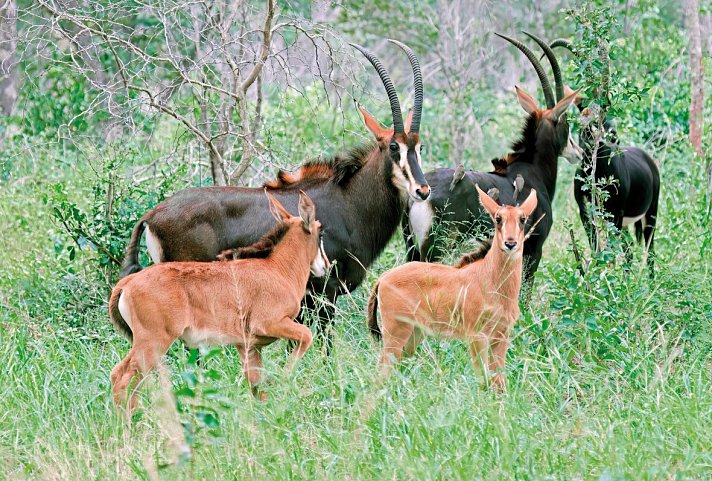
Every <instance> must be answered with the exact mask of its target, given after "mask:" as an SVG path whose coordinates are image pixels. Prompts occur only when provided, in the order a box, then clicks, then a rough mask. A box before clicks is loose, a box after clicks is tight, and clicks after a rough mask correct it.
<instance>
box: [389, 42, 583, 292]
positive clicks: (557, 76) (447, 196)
mask: <svg viewBox="0 0 712 481" xmlns="http://www.w3.org/2000/svg"><path fill="white" fill-rule="evenodd" d="M496 35H497V36H499V37H501V38H503V39H505V40H506V41H508V42H509V43H511V44H512V45H514V46H515V47H516V48H517V49H519V50H520V51H521V52H522V53H523V54H524V55H525V56H526V57H527V59H528V60H529V61H530V63H531V64H532V66H533V67H534V70H535V71H536V73H537V77H538V78H539V82H540V84H541V87H542V90H543V91H544V97H545V99H546V108H540V107H539V106H538V105H537V102H536V101H535V100H534V99H533V98H532V97H531V96H530V95H529V94H527V93H526V92H524V91H523V90H522V89H520V88H519V87H517V88H516V92H517V99H518V101H519V104H520V105H521V107H522V108H523V109H524V111H525V112H526V113H527V119H526V121H525V123H524V126H523V127H522V130H521V136H520V139H519V140H517V141H515V142H514V143H513V144H512V147H511V148H512V152H511V153H510V154H507V155H506V156H504V157H501V158H498V159H494V160H492V163H493V165H494V167H495V170H494V171H492V172H489V173H484V172H477V171H466V172H464V173H463V172H462V169H459V170H458V169H449V168H448V169H436V170H434V171H432V172H428V173H427V174H425V178H426V179H427V180H428V184H429V185H430V188H431V192H432V193H431V196H430V198H429V199H428V200H427V201H426V202H422V203H420V204H415V203H413V204H412V205H410V207H409V211H408V216H407V219H406V221H405V222H404V225H403V231H404V235H405V237H406V245H407V248H408V259H409V260H427V261H435V260H440V259H442V257H443V255H444V246H443V243H442V239H443V238H452V237H455V238H460V237H462V236H467V235H471V234H473V232H474V231H475V229H476V226H480V225H482V226H487V228H488V229H489V228H491V221H490V220H489V216H488V215H487V213H486V212H483V210H482V208H481V206H480V205H479V203H478V202H477V200H476V199H477V196H476V195H475V194H476V191H475V185H477V184H479V186H480V187H481V188H482V189H483V190H485V191H488V190H491V189H497V190H498V191H499V199H498V200H499V202H500V203H503V204H510V205H514V204H516V202H517V200H518V198H519V199H521V198H526V196H528V195H529V193H530V192H531V190H532V189H534V190H536V192H537V197H538V202H537V207H536V210H535V211H534V212H533V213H532V216H531V218H530V220H529V221H528V222H530V225H528V226H527V229H529V228H530V227H532V225H531V224H533V223H534V222H535V221H537V220H538V222H537V223H536V225H533V235H532V236H531V237H529V238H528V239H527V241H526V242H525V244H524V251H523V252H524V261H525V267H524V277H525V281H527V282H529V284H531V282H530V281H531V280H532V278H533V276H534V273H535V272H536V270H537V268H538V266H539V262H540V261H541V255H542V248H543V245H544V241H545V240H546V238H547V236H548V235H549V231H550V230H551V226H552V221H553V219H552V213H551V204H552V201H553V198H554V193H555V190H556V176H557V167H558V157H559V156H564V157H566V158H567V159H568V160H569V161H570V162H572V163H573V161H575V160H577V158H578V157H580V155H581V152H580V150H581V149H580V148H579V147H578V145H576V144H575V142H572V140H571V138H570V135H569V125H568V122H567V119H566V115H565V112H566V110H567V109H568V108H569V106H571V104H572V103H573V101H574V99H575V98H576V93H577V92H573V93H571V94H569V95H565V94H564V85H563V83H562V81H561V70H560V68H559V65H558V62H557V60H556V57H555V56H554V55H553V52H551V50H550V49H549V48H548V45H546V43H545V42H543V41H541V40H540V39H538V38H537V37H536V36H534V35H532V34H529V33H527V35H528V36H529V37H531V38H532V39H534V40H535V41H536V42H537V43H538V44H539V45H542V44H543V45H544V46H546V48H545V49H544V51H545V54H546V56H547V58H548V60H549V62H550V63H551V65H552V70H553V72H554V80H555V89H556V90H555V92H556V95H555V93H554V90H552V87H551V83H550V81H549V79H548V77H547V75H546V73H545V72H544V68H543V67H542V65H541V63H540V62H539V60H538V59H537V57H536V56H535V55H534V53H533V52H532V51H531V50H529V48H527V47H526V46H525V45H524V44H522V43H521V42H519V41H517V40H514V39H512V38H510V37H507V36H504V35H500V34H496ZM542 48H543V46H542ZM520 178H521V179H523V180H524V185H523V186H521V179H520ZM515 186H516V187H515ZM515 194H516V197H515ZM436 233H437V235H436Z"/></svg>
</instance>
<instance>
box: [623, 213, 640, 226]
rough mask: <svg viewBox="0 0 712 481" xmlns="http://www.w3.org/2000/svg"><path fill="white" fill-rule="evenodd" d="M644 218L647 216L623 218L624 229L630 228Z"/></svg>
mask: <svg viewBox="0 0 712 481" xmlns="http://www.w3.org/2000/svg"><path fill="white" fill-rule="evenodd" d="M643 217H645V214H641V215H639V216H637V217H623V227H628V226H629V225H631V224H635V223H636V222H638V221H639V220H640V219H642V218H643ZM643 223H644V224H645V222H643ZM643 227H645V226H643Z"/></svg>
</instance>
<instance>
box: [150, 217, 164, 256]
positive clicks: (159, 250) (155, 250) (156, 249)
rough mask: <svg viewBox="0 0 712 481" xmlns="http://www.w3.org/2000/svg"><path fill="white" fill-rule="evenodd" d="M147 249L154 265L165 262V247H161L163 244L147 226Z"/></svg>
mask: <svg viewBox="0 0 712 481" xmlns="http://www.w3.org/2000/svg"><path fill="white" fill-rule="evenodd" d="M146 248H147V249H148V255H149V256H151V260H153V263H154V264H158V263H159V262H161V261H163V247H161V243H160V242H159V241H158V238H157V237H156V236H155V235H154V234H153V232H151V228H150V227H148V225H146Z"/></svg>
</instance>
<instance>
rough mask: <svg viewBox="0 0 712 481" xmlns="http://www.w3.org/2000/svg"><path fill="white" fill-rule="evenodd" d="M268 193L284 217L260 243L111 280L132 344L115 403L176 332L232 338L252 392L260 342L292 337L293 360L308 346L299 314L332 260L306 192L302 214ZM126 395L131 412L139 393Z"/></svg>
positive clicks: (113, 305)
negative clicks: (313, 279) (312, 281)
mask: <svg viewBox="0 0 712 481" xmlns="http://www.w3.org/2000/svg"><path fill="white" fill-rule="evenodd" d="M266 194H267V196H268V198H269V201H270V208H271V211H272V214H273V215H274V216H275V217H277V220H278V221H279V223H278V224H277V226H276V227H275V228H274V229H273V230H272V231H271V232H269V233H268V234H266V235H265V236H263V237H262V238H261V239H260V240H259V241H258V242H257V243H255V244H253V245H252V246H249V247H245V248H242V249H236V250H233V251H225V252H223V254H221V256H220V257H221V258H222V259H223V260H225V261H224V262H168V263H160V264H155V265H153V266H151V267H149V268H147V269H144V270H142V271H140V272H137V273H135V274H132V275H129V276H127V277H125V278H123V279H122V280H121V281H119V283H118V284H117V285H116V287H114V290H113V291H112V293H111V299H110V300H109V317H110V318H111V322H112V323H113V324H114V326H116V328H117V329H119V330H120V331H121V332H122V333H123V334H124V335H125V336H126V337H127V338H128V339H129V340H130V341H132V343H133V346H132V347H131V350H130V351H129V353H128V355H127V356H126V357H125V358H124V359H123V360H122V361H121V362H119V363H118V364H117V365H116V367H115V368H114V369H113V370H112V371H111V383H112V385H113V393H114V402H115V403H116V405H117V407H119V406H121V405H123V403H124V402H125V397H124V395H125V392H126V390H127V388H128V386H129V384H130V383H131V381H132V380H133V379H134V378H138V379H139V380H140V378H141V377H142V376H144V375H145V374H146V373H148V372H149V371H150V370H151V369H153V368H154V367H156V366H157V365H158V363H159V362H160V361H161V357H162V356H163V355H164V354H165V353H166V352H167V351H168V348H169V347H170V346H171V344H173V341H175V340H176V339H182V340H183V341H184V342H185V343H186V344H187V345H188V346H191V347H194V346H197V345H204V344H212V345H225V344H234V345H235V346H236V347H237V349H238V351H239V353H240V358H241V359H242V367H243V371H244V373H245V376H246V377H247V380H248V381H249V383H250V385H251V386H252V389H253V393H254V394H257V385H258V384H259V382H260V379H261V377H262V359H261V354H260V351H261V349H262V347H264V346H266V345H268V344H271V343H272V342H274V341H276V340H277V339H291V340H293V341H294V342H295V344H296V346H295V348H294V350H293V351H292V353H291V356H290V357H291V359H290V367H293V366H294V364H295V363H296V362H297V361H298V360H299V359H300V358H301V357H302V356H303V355H304V353H305V352H306V350H307V349H308V348H309V346H310V345H311V342H312V335H311V332H310V331H309V328H307V327H306V326H304V325H302V324H299V323H297V322H295V321H294V319H295V318H296V317H297V315H298V314H299V308H300V304H301V301H302V297H304V293H305V290H306V286H307V280H308V279H309V274H310V271H311V273H312V274H314V275H315V276H317V277H319V276H323V275H324V274H325V272H326V270H327V268H328V267H329V261H328V259H327V257H326V255H325V254H324V251H323V246H322V245H321V234H320V229H321V223H320V222H319V221H317V220H316V209H315V207H314V203H313V202H312V200H311V199H310V198H309V197H308V196H307V195H306V194H305V193H304V192H301V193H300V195H299V215H300V217H293V216H291V215H290V214H289V212H288V211H287V210H286V209H285V208H284V207H283V206H282V204H280V203H279V201H277V200H276V199H275V198H274V197H273V196H272V195H271V194H269V193H266ZM129 397H130V400H129V411H131V410H133V407H134V402H135V400H134V396H133V394H132V395H130V396H129ZM262 397H263V398H264V396H262Z"/></svg>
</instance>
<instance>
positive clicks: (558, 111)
mask: <svg viewBox="0 0 712 481" xmlns="http://www.w3.org/2000/svg"><path fill="white" fill-rule="evenodd" d="M580 91H581V89H576V90H574V91H573V92H571V93H570V94H568V95H567V96H566V97H564V98H563V99H561V100H559V103H558V104H556V105H554V107H553V108H552V109H550V110H547V111H546V113H545V114H544V116H545V117H546V118H548V119H551V120H553V121H555V122H558V121H559V118H561V116H562V115H563V114H564V113H566V111H567V110H568V108H569V107H571V104H573V103H574V101H576V97H577V96H578V93H579V92H580Z"/></svg>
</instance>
